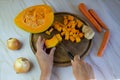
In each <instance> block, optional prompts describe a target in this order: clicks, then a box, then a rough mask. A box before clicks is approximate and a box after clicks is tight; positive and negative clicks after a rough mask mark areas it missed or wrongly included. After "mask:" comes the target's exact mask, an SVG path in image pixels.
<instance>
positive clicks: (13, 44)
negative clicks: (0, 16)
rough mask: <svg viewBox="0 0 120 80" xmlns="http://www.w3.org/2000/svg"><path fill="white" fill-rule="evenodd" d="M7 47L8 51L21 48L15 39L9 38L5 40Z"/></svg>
mask: <svg viewBox="0 0 120 80" xmlns="http://www.w3.org/2000/svg"><path fill="white" fill-rule="evenodd" d="M7 47H8V49H10V50H18V49H20V48H21V43H20V41H19V40H18V39H16V38H9V39H8V40H7Z"/></svg>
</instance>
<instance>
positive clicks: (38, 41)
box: [36, 36, 41, 48]
mask: <svg viewBox="0 0 120 80" xmlns="http://www.w3.org/2000/svg"><path fill="white" fill-rule="evenodd" d="M40 42H41V36H39V37H38V39H37V42H36V47H37V48H38V47H39V46H40Z"/></svg>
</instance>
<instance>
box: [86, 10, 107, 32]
mask: <svg viewBox="0 0 120 80" xmlns="http://www.w3.org/2000/svg"><path fill="white" fill-rule="evenodd" d="M88 12H89V13H90V14H91V15H92V16H93V17H94V19H95V20H96V21H97V22H98V23H99V24H100V25H101V27H102V28H104V29H105V30H108V28H107V26H106V25H105V24H104V23H103V22H102V20H101V19H100V18H99V16H98V15H97V13H96V12H95V11H94V10H93V9H89V10H88Z"/></svg>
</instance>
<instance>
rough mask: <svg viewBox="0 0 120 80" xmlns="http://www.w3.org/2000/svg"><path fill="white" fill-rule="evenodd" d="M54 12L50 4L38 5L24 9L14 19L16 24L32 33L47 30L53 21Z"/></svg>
mask: <svg viewBox="0 0 120 80" xmlns="http://www.w3.org/2000/svg"><path fill="white" fill-rule="evenodd" d="M53 20H54V12H53V10H52V8H51V7H50V6H48V5H37V6H32V7H29V8H26V9H24V10H23V11H22V12H20V13H19V14H18V15H17V16H16V18H15V19H14V22H15V24H16V25H17V26H18V27H19V28H21V29H23V30H25V31H27V32H30V33H40V32H44V31H45V30H47V29H48V28H49V27H50V26H51V25H52V23H53Z"/></svg>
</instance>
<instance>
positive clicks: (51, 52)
mask: <svg viewBox="0 0 120 80" xmlns="http://www.w3.org/2000/svg"><path fill="white" fill-rule="evenodd" d="M55 50H56V48H55V47H54V48H52V49H51V50H50V54H49V55H50V56H53V55H54V53H55Z"/></svg>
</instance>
